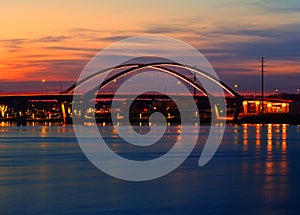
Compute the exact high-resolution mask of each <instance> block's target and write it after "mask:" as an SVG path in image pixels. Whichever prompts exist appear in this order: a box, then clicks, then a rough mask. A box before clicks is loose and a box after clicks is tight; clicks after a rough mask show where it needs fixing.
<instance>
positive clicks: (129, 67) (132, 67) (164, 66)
mask: <svg viewBox="0 0 300 215" xmlns="http://www.w3.org/2000/svg"><path fill="white" fill-rule="evenodd" d="M168 67H175V68H182V69H188V70H190V71H192V72H194V73H196V74H197V75H200V76H202V77H204V78H207V79H209V80H211V81H213V82H214V83H215V84H217V85H219V86H220V87H221V88H223V89H224V90H225V91H226V92H228V93H229V94H230V95H232V96H234V97H236V98H238V99H241V98H242V96H241V95H240V94H238V93H237V92H235V91H234V90H233V89H232V88H230V87H229V86H228V85H227V84H225V83H224V82H222V81H220V80H218V79H217V78H216V77H214V76H212V75H210V74H209V73H207V72H205V71H203V70H200V69H198V68H195V67H192V66H189V65H183V64H179V63H170V62H160V63H150V64H124V65H119V66H117V67H110V68H106V69H104V70H101V71H98V72H96V73H93V74H91V75H90V76H87V77H85V78H84V79H82V80H80V81H79V82H77V83H75V84H74V85H72V86H71V87H70V88H68V89H67V90H66V91H64V93H68V94H71V93H74V92H75V91H76V89H78V88H79V87H80V86H82V85H83V84H85V83H88V82H89V81H91V80H92V79H94V78H96V77H98V76H101V75H107V74H109V73H110V72H112V71H117V70H121V71H120V72H118V73H116V75H113V76H112V77H109V78H107V79H106V80H104V81H103V83H102V84H101V86H100V87H99V89H101V88H103V87H105V86H107V85H108V84H110V83H111V82H113V81H114V80H115V79H117V78H120V77H122V76H125V75H127V74H130V73H133V72H136V71H138V70H141V69H145V68H153V69H156V70H160V71H162V72H165V73H168V74H170V75H173V76H175V77H177V78H179V79H181V80H183V81H184V82H186V83H187V84H189V85H191V86H192V87H194V88H196V89H197V90H199V91H201V92H203V93H204V94H205V95H207V93H208V92H206V90H205V89H204V88H203V87H202V86H200V85H199V84H197V83H195V82H193V81H192V80H191V79H189V78H188V77H186V76H184V75H183V74H181V73H179V72H176V71H175V70H173V69H170V68H168ZM122 69H125V70H122ZM97 88H98V87H97ZM95 90H97V89H96V88H94V89H92V90H91V91H93V92H94V91H95Z"/></svg>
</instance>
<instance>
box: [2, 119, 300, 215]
mask: <svg viewBox="0 0 300 215" xmlns="http://www.w3.org/2000/svg"><path fill="white" fill-rule="evenodd" d="M142 129H143V128H142ZM208 129H209V128H208V127H202V128H201V134H200V139H199V144H198V145H197V147H196V148H195V150H194V151H193V153H192V154H191V155H190V157H189V158H188V159H187V160H186V162H184V163H183V164H182V165H181V166H180V167H179V168H178V169H176V170H175V171H173V172H172V173H170V174H169V175H167V176H165V177H162V178H160V179H157V180H153V181H148V182H127V181H122V180H118V179H115V178H113V177H110V176H108V175H106V174H104V173H102V172H101V171H100V170H98V169H97V168H95V167H94V166H93V165H92V164H91V163H90V162H89V161H88V160H87V158H86V157H85V155H84V154H83V153H82V151H81V149H80V147H79V145H78V143H77V140H76V138H75V135H74V131H73V128H72V127H71V126H70V127H25V128H21V127H0V211H1V214H139V215H140V214H299V212H300V127H299V126H298V127H297V126H289V125H266V126H260V125H241V126H227V128H226V132H225V135H224V138H223V142H222V143H221V145H220V148H219V150H218V151H217V153H216V154H215V156H214V157H213V159H212V160H211V161H210V162H209V163H208V164H207V165H206V166H204V167H201V168H199V167H198V166H197V162H198V159H199V155H200V153H201V149H202V147H203V142H204V140H205V135H204V134H205V133H207V131H208ZM177 131H178V127H175V126H174V127H169V128H168V132H169V134H170V135H166V136H165V137H164V138H163V140H162V141H161V142H160V143H159V144H158V146H157V147H156V148H153V149H152V150H153V154H151V151H147V152H145V153H144V155H145V156H148V157H149V158H150V157H153V158H155V156H157V155H159V154H161V153H164V151H165V150H167V148H168V147H169V146H170V145H172V141H173V142H174V141H175V140H176V138H177V135H176V134H177ZM101 133H102V135H104V136H105V138H106V140H107V141H108V144H109V145H110V147H111V148H112V149H114V150H116V151H117V152H118V153H120V154H122V153H123V154H122V155H123V156H128V157H131V158H132V159H137V160H138V159H140V157H141V152H140V151H138V152H137V151H131V148H130V147H127V146H126V147H125V144H123V143H122V141H120V140H119V139H118V137H117V135H116V134H115V132H114V131H113V129H112V127H102V128H101Z"/></svg>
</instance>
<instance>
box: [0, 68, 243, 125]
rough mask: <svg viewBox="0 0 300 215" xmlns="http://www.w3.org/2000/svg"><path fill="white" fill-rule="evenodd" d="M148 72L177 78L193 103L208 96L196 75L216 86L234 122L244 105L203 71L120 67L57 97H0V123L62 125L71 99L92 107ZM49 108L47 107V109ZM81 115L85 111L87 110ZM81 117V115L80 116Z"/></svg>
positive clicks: (69, 111) (152, 97)
mask: <svg viewBox="0 0 300 215" xmlns="http://www.w3.org/2000/svg"><path fill="white" fill-rule="evenodd" d="M150 69H151V70H152V71H153V70H156V71H160V72H162V73H166V74H169V75H172V76H174V77H175V78H177V79H178V80H179V81H180V83H183V84H185V85H186V86H188V87H189V89H190V91H191V92H193V95H194V98H195V100H196V101H199V100H203V98H205V97H207V96H209V95H210V92H207V91H206V90H205V89H204V88H203V86H202V85H201V83H199V81H197V80H196V78H195V76H196V75H197V77H200V78H201V79H205V80H209V81H210V82H211V83H213V84H216V85H218V86H219V87H221V88H222V89H223V90H224V92H225V94H226V98H227V100H232V101H233V102H231V103H232V104H234V105H233V106H234V107H232V108H231V114H232V115H233V118H232V119H234V120H237V119H238V114H239V112H240V107H242V103H243V101H244V98H243V97H242V96H241V95H240V94H238V93H237V92H235V91H234V90H233V89H231V88H230V87H229V86H228V85H226V84H225V83H224V82H222V81H219V80H218V79H217V78H215V77H214V76H212V75H210V74H209V73H207V72H205V71H202V70H200V69H198V68H195V67H191V66H188V65H182V64H177V63H172V62H162V63H150V64H124V65H120V66H117V67H113V68H107V69H104V70H101V71H98V72H96V73H93V74H92V75H90V76H87V77H85V78H84V79H82V80H80V81H79V82H78V83H76V84H74V85H72V86H71V87H70V88H68V89H67V90H65V91H63V92H61V93H59V94H50V93H49V94H11V95H1V96H0V107H1V109H0V111H1V112H0V113H1V114H0V117H2V118H1V120H2V121H5V120H6V121H9V120H11V121H16V122H17V124H18V125H25V124H26V122H27V121H35V120H41V121H43V120H49V121H51V120H52V121H55V120H57V121H59V120H61V121H62V122H63V123H68V122H70V118H71V117H72V114H73V111H72V105H73V104H72V100H73V96H77V97H80V98H81V100H82V102H86V103H89V102H93V103H94V104H95V101H94V100H93V99H94V98H95V94H97V99H99V100H111V99H112V98H113V96H114V91H115V90H116V89H117V88H118V83H119V82H120V83H122V80H123V79H124V77H129V78H130V77H131V76H133V75H135V74H137V73H140V72H147V70H150ZM99 77H105V78H104V81H103V82H102V84H101V85H100V86H97V87H95V88H93V89H91V90H89V91H88V92H85V93H80V92H78V91H77V90H78V89H79V88H80V87H82V86H84V85H88V84H89V83H90V82H92V81H95V80H97V78H99ZM119 80H120V81H119ZM110 90H111V91H110ZM179 96H181V97H182V98H183V99H184V97H185V95H179ZM126 97H127V95H124V99H126ZM139 98H140V99H142V100H143V99H145V100H146V99H148V100H149V99H150V100H152V101H153V100H156V99H157V100H161V99H165V98H166V95H162V94H147V95H141V96H140V97H139ZM91 100H93V101H91ZM43 104H44V105H43ZM49 104H51V105H49ZM29 106H30V107H29ZM37 106H39V107H38V108H39V109H41V111H40V112H39V113H35V111H37V110H36V109H35V108H37ZM47 106H48V107H47ZM49 106H51V108H50V109H49ZM84 111H88V109H86V110H84ZM104 111H105V110H104ZM81 114H82V115H85V114H84V113H81ZM93 114H94V113H93Z"/></svg>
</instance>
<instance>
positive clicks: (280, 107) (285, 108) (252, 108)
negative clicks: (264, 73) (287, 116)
mask: <svg viewBox="0 0 300 215" xmlns="http://www.w3.org/2000/svg"><path fill="white" fill-rule="evenodd" d="M261 103H262V101H261V100H257V99H247V100H245V101H244V102H243V109H244V111H243V113H244V116H247V115H259V114H261V113H262V108H261V107H262V105H261ZM291 103H292V101H291V100H282V99H269V98H266V99H265V100H264V113H265V114H278V113H289V112H290V104H291Z"/></svg>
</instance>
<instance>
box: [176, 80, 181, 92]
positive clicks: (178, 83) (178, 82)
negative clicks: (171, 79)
mask: <svg viewBox="0 0 300 215" xmlns="http://www.w3.org/2000/svg"><path fill="white" fill-rule="evenodd" d="M180 84H181V82H180V81H177V96H178V94H179V92H178V91H179V89H178V88H179V85H180Z"/></svg>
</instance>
